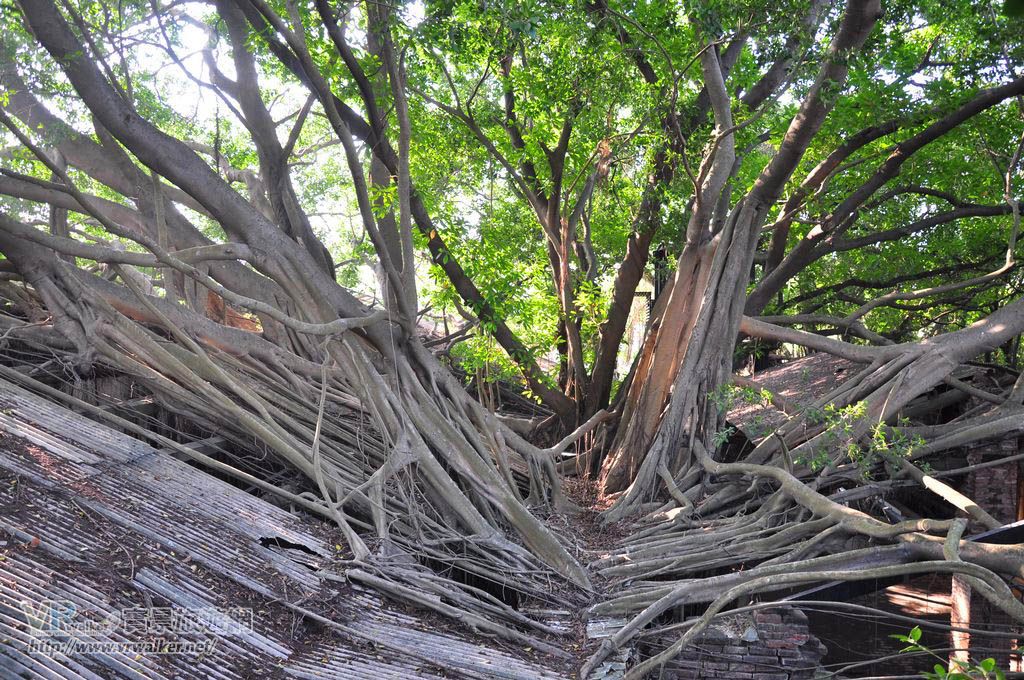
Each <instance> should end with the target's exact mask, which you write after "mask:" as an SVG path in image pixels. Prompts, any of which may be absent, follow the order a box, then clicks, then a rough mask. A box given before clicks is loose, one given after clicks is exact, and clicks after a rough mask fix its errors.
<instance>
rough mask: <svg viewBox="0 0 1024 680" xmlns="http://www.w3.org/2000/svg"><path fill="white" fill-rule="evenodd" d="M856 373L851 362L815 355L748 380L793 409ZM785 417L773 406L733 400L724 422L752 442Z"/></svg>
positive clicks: (796, 360) (803, 405)
mask: <svg viewBox="0 0 1024 680" xmlns="http://www.w3.org/2000/svg"><path fill="white" fill-rule="evenodd" d="M856 371H857V368H856V364H854V363H853V362H852V361H847V360H846V359H841V358H839V357H834V356H832V355H830V354H824V353H818V354H812V355H811V356H808V357H804V358H802V359H795V360H793V361H789V362H787V363H785V364H782V365H781V366H775V367H773V368H769V369H766V370H764V371H761V372H760V373H755V374H754V375H752V376H751V377H750V379H751V380H753V381H754V382H755V383H757V384H758V385H760V386H761V387H765V388H767V389H769V390H771V391H772V392H775V393H776V394H779V395H781V396H782V397H783V398H784V399H786V400H787V401H789V402H791V403H792V404H793V405H794V406H796V407H807V406H810V405H811V404H812V403H813V402H815V401H817V400H818V399H820V398H822V397H824V396H825V395H826V394H828V393H829V392H831V391H832V390H834V389H835V388H837V387H839V386H840V385H842V384H843V383H844V382H845V381H846V380H847V379H849V378H851V377H853V375H854V374H855V373H856ZM787 417H788V416H786V414H785V413H784V412H783V411H782V410H781V409H779V408H778V407H777V406H775V405H774V404H765V403H763V402H761V401H760V400H754V401H744V400H743V399H737V400H735V401H734V403H732V404H731V405H730V407H729V411H728V413H727V414H726V420H727V421H728V423H729V424H731V425H733V426H735V427H738V428H739V429H740V430H742V431H743V433H744V434H745V435H747V437H749V438H750V439H752V440H759V439H761V438H762V437H765V436H766V435H768V434H771V432H772V431H773V430H774V429H775V428H777V427H778V426H779V425H781V424H782V423H784V422H785V421H786V419H787Z"/></svg>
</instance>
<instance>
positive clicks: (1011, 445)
mask: <svg viewBox="0 0 1024 680" xmlns="http://www.w3.org/2000/svg"><path fill="white" fill-rule="evenodd" d="M1019 450H1020V449H1019V447H1018V443H1017V440H1016V439H1015V438H1007V439H1004V440H1002V441H998V442H989V443H986V444H982V445H980V446H975V447H972V448H971V450H970V451H969V452H968V454H967V463H968V464H969V465H977V464H978V463H984V462H986V461H991V460H996V459H998V458H1001V457H1005V456H1012V455H1014V454H1015V453H1018V452H1019ZM1019 481H1020V462H1019V461H1011V462H1009V463H1003V464H1002V465H993V466H992V467H987V468H982V469H980V470H974V471H972V472H970V473H969V474H968V475H967V483H966V484H965V486H966V489H965V490H964V493H966V494H967V496H968V497H969V498H971V499H972V500H973V501H974V502H975V503H977V504H978V505H979V506H981V507H982V508H983V509H984V510H986V511H987V512H988V513H989V514H990V515H992V516H993V517H995V518H996V519H997V520H999V521H1000V522H1002V523H1003V524H1010V523H1012V522H1016V521H1017V509H1018V505H1019V503H1020V493H1019V486H1018V485H1019ZM972 529H980V527H972Z"/></svg>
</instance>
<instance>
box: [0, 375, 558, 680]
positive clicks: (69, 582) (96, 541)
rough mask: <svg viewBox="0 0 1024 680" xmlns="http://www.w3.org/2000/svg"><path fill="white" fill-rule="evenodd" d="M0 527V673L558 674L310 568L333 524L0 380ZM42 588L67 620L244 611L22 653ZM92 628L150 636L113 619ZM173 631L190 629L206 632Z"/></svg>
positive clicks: (326, 558)
mask: <svg viewBox="0 0 1024 680" xmlns="http://www.w3.org/2000/svg"><path fill="white" fill-rule="evenodd" d="M0 530H2V532H0V676H2V677H25V678H89V679H98V678H193V677H201V678H239V677H253V676H257V675H259V676H264V675H266V676H269V677H282V678H288V677H294V678H410V677H478V678H498V677H505V678H557V677H564V676H565V674H564V673H561V672H559V671H557V670H554V669H552V668H549V667H547V666H546V665H545V664H543V663H541V662H540V661H537V660H535V659H533V658H531V655H529V654H526V653H525V652H524V654H523V655H522V656H520V655H517V654H514V653H512V652H511V651H508V650H507V649H503V648H499V647H495V646H492V645H488V644H485V643H481V642H479V641H477V640H475V639H473V638H471V637H468V636H464V635H460V634H457V633H450V632H448V631H445V632H439V631H438V630H437V626H436V624H434V623H431V622H428V621H425V620H422V619H420V618H418V617H416V616H413V615H410V614H407V613H404V612H400V611H396V610H393V609H389V608H388V607H387V606H386V605H385V603H384V602H383V601H382V600H381V599H380V598H379V597H378V596H377V595H376V593H374V592H372V591H370V590H367V589H364V588H362V587H358V586H350V585H346V584H344V583H338V582H337V581H336V580H331V581H328V580H326V579H323V578H321V577H320V576H319V575H318V572H319V571H320V570H329V571H331V572H332V573H333V574H335V575H338V574H343V573H344V566H343V565H341V564H339V559H338V557H337V555H338V551H337V549H336V547H335V546H336V545H338V544H341V539H340V538H339V537H338V536H337V535H336V530H333V529H331V528H328V527H325V526H324V525H323V524H321V523H317V522H313V521H307V520H305V519H303V518H302V517H299V516H296V515H292V514H290V513H288V512H287V511H285V510H283V509H280V508H278V507H276V506H274V505H271V504H269V503H266V502H264V501H262V500H260V499H259V498H256V497H253V496H251V495H248V494H246V493H245V492H243V491H242V490H240V489H237V488H235V487H233V486H231V485H229V484H227V483H225V482H222V481H220V480H218V479H216V478H214V477H212V476H210V475H208V474H206V473H204V472H203V471H201V470H199V469H196V468H194V467H192V466H190V465H188V464H186V463H184V462H182V461H179V460H177V459H175V458H173V457H171V456H169V455H166V454H164V453H161V452H160V451H157V450H156V449H154V448H152V447H150V446H149V445H147V444H145V443H144V442H141V441H138V440H136V439H133V438H131V437H129V436H127V435H124V434H122V433H119V432H117V431H115V430H113V429H110V428H107V427H105V426H103V425H100V424H98V423H96V422H93V421H91V420H88V419H87V418H85V417H83V416H80V415H78V414H75V413H72V412H71V411H69V410H67V409H64V408H62V407H60V406H56V405H54V404H52V403H50V402H48V401H46V400H44V399H42V398H40V397H37V396H35V395H33V394H31V393H29V392H27V391H25V390H23V389H21V388H20V387H17V386H15V385H13V384H10V383H7V382H5V381H2V380H0ZM2 539H6V540H2ZM48 601H55V602H60V603H70V605H73V606H74V607H75V609H76V610H77V612H78V613H79V616H77V617H76V618H75V620H76V621H80V620H83V619H86V618H88V619H93V620H96V621H100V620H103V619H106V618H107V617H115V618H116V617H117V616H118V615H120V616H122V617H124V616H125V614H124V612H125V611H126V610H128V611H135V610H139V609H143V608H149V607H156V608H157V609H158V610H159V609H165V608H168V607H173V608H176V609H178V610H192V611H204V610H205V611H208V610H228V609H230V608H238V607H242V608H246V609H251V610H252V626H251V629H250V628H249V627H244V626H243V627H232V628H231V630H226V629H223V628H218V627H217V626H214V628H213V631H214V633H215V635H214V636H213V637H214V639H215V641H216V644H215V645H214V646H213V647H212V648H210V649H209V650H208V651H205V652H204V653H200V654H186V653H181V654H156V653H148V652H147V653H136V652H134V651H132V648H130V647H125V650H127V651H124V650H121V649H112V650H110V651H103V652H97V653H87V654H86V653H63V652H60V651H57V652H52V651H51V652H50V653H40V652H34V653H33V652H31V651H30V650H29V643H30V641H31V639H32V635H33V633H32V628H31V626H30V625H29V619H28V617H27V615H26V612H25V611H24V610H23V606H24V605H26V604H28V605H29V607H30V608H31V607H32V606H36V607H38V606H40V605H41V604H43V603H46V602H48ZM296 607H301V608H302V609H305V610H308V611H312V612H314V613H315V614H316V615H317V616H319V617H324V618H325V619H329V620H331V621H335V622H337V623H339V624H343V627H344V629H345V630H348V631H352V634H348V633H346V632H344V630H338V629H335V628H333V627H325V626H323V625H321V624H319V623H317V622H316V621H314V620H312V619H310V618H307V617H304V616H303V615H302V614H301V613H297V612H296V611H295V609H296ZM119 613H120V614H119ZM121 622H122V624H123V623H124V619H123V618H122V619H121ZM140 635H141V636H140ZM152 635H153V633H150V637H152ZM91 639H96V640H103V641H108V642H115V641H117V642H125V643H138V642H139V641H140V640H144V639H148V638H146V636H145V635H144V634H140V633H136V632H132V631H126V630H124V626H123V625H122V626H120V627H119V626H113V627H112V629H111V630H107V631H104V632H102V633H98V634H96V635H94V636H92V638H91ZM175 639H176V640H178V641H192V642H195V643H196V644H200V643H203V642H204V641H208V640H209V639H211V635H210V632H209V631H203V630H197V631H193V632H182V633H176V634H175ZM375 642H376V644H375ZM389 644H398V645H403V646H404V647H407V648H408V649H410V650H415V653H414V654H403V653H399V652H396V651H394V650H392V649H390V648H389V647H388V645H389ZM65 651H67V650H65ZM533 654H534V655H535V654H536V653H535V652H534V653H533Z"/></svg>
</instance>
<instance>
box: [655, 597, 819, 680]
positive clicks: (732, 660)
mask: <svg viewBox="0 0 1024 680" xmlns="http://www.w3.org/2000/svg"><path fill="white" fill-rule="evenodd" d="M675 639H676V638H674V637H667V638H662V639H660V640H657V641H655V643H654V644H652V645H651V647H650V648H649V649H646V650H644V652H645V653H646V654H654V653H657V652H658V651H659V650H660V649H664V648H665V647H666V646H667V645H669V644H671V643H672V642H674V641H675ZM824 655H825V647H824V645H822V644H821V642H819V641H818V639H817V638H815V637H814V636H812V635H811V634H810V632H809V631H808V629H807V617H806V616H805V615H804V614H803V612H801V611H799V610H797V609H792V608H790V607H778V608H775V609H771V610H764V611H758V612H754V613H753V614H750V615H737V616H735V617H730V618H728V619H724V620H722V621H721V622H716V624H715V625H714V626H711V627H709V628H708V629H707V630H706V631H705V632H704V633H703V634H702V635H701V636H700V637H699V638H698V639H697V640H696V641H695V642H694V643H693V644H692V645H690V646H689V647H688V648H687V649H685V650H683V652H682V653H680V655H679V656H677V657H676V658H675V659H673V660H672V661H671V662H669V663H668V664H666V666H665V672H664V674H663V675H662V676H661V677H663V678H675V679H676V680H700V679H702V678H723V679H730V680H809V679H810V678H813V677H814V672H815V669H816V668H817V667H818V665H819V663H820V661H821V658H822V657H823V656H824Z"/></svg>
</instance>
